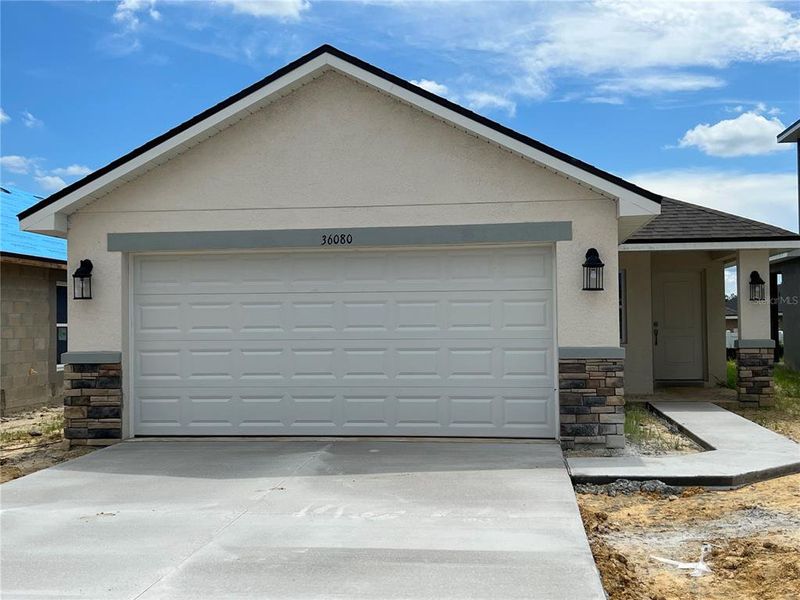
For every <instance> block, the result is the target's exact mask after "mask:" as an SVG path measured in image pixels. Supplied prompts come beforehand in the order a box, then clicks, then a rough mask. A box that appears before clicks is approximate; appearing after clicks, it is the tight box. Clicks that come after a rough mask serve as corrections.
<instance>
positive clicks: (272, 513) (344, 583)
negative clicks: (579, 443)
mask: <svg viewBox="0 0 800 600" xmlns="http://www.w3.org/2000/svg"><path fill="white" fill-rule="evenodd" d="M0 494H2V499H1V500H0V502H1V503H2V524H1V525H2V542H1V543H2V548H1V550H2V589H1V591H2V597H3V598H4V599H6V600H8V599H11V598H98V599H102V600H111V599H114V598H141V599H153V598H170V599H183V598H185V599H192V600H194V599H197V598H225V599H230V598H259V599H263V598H326V599H327V598H348V599H351V598H380V599H383V598H437V599H439V598H454V599H455V598H457V599H459V600H463V599H467V598H500V599H503V600H505V599H509V598H536V599H539V600H545V599H547V600H555V599H558V598H565V599H574V598H581V599H582V600H590V599H593V598H598V599H600V598H604V597H605V596H604V594H603V590H602V587H601V585H600V580H599V577H598V574H597V571H596V568H595V565H594V562H593V560H592V555H591V553H590V551H589V547H588V544H587V541H586V537H585V535H584V532H583V527H582V526H581V521H580V517H579V515H578V509H577V506H576V503H575V497H574V495H573V492H572V487H571V485H570V481H569V477H568V475H567V472H566V469H565V467H564V462H563V459H562V457H561V452H560V450H559V448H558V446H557V445H556V444H554V443H533V444H527V443H484V442H421V441H413V442H391V441H385V442H384V441H381V442H375V441H333V442H325V441H314V442H311V441H308V442H306V441H284V442H280V441H269V442H267V441H167V442H164V441H132V442H126V443H122V444H118V445H116V446H113V447H110V448H107V449H105V450H100V451H98V452H95V453H93V454H90V455H87V456H85V457H82V458H79V459H76V460H74V461H71V462H69V463H65V464H63V465H59V466H57V467H53V468H50V469H47V470H44V471H40V472H38V473H34V474H33V475H29V476H27V477H23V478H22V479H18V480H16V481H12V482H10V483H7V484H4V485H3V486H2V488H0Z"/></svg>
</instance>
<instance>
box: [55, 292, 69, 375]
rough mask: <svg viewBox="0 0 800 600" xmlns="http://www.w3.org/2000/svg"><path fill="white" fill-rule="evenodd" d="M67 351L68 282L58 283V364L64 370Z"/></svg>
mask: <svg viewBox="0 0 800 600" xmlns="http://www.w3.org/2000/svg"><path fill="white" fill-rule="evenodd" d="M66 351H67V282H66V281H58V282H56V364H57V365H58V368H59V369H63V368H64V361H63V360H62V359H61V355H62V354H64V353H65V352H66Z"/></svg>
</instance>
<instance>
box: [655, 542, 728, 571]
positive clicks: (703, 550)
mask: <svg viewBox="0 0 800 600" xmlns="http://www.w3.org/2000/svg"><path fill="white" fill-rule="evenodd" d="M714 547H715V546H714V544H709V543H707V542H706V543H704V544H703V545H702V546H700V560H698V561H697V562H680V561H677V560H672V559H669V558H661V557H660V556H653V555H650V558H652V559H653V560H657V561H659V562H662V563H664V564H667V565H672V566H673V567H675V568H676V569H686V570H688V569H692V572H691V573H689V575H690V576H692V577H702V576H703V575H705V574H707V573H711V568H710V567H709V566H708V565H707V564H706V563H705V558H706V555H707V554H710V553H711V549H712V548H714Z"/></svg>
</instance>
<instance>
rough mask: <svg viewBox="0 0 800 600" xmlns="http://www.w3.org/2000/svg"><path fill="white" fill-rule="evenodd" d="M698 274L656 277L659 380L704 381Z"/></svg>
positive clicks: (655, 339)
mask: <svg viewBox="0 0 800 600" xmlns="http://www.w3.org/2000/svg"><path fill="white" fill-rule="evenodd" d="M701 284H702V278H701V275H700V272H699V271H684V272H671V273H657V274H656V275H655V276H654V277H653V360H654V365H653V369H654V375H655V379H656V380H701V379H703V297H702V287H701Z"/></svg>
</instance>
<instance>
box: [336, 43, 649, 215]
mask: <svg viewBox="0 0 800 600" xmlns="http://www.w3.org/2000/svg"><path fill="white" fill-rule="evenodd" d="M327 57H328V61H329V64H330V65H331V66H332V67H334V68H335V69H336V70H337V71H340V72H342V73H344V74H345V75H349V76H351V77H353V78H355V79H358V80H360V81H362V82H363V83H366V84H367V85H369V86H371V87H374V88H376V89H378V90H381V91H383V92H385V93H387V94H389V95H391V96H394V97H395V98H397V99H399V100H402V101H403V102H406V103H408V104H411V105H412V106H415V107H417V108H419V109H421V110H423V111H425V112H427V113H429V114H431V115H434V116H435V117H438V118H440V119H442V120H444V121H447V122H448V123H451V124H453V125H455V126H457V127H458V128H460V129H463V130H466V131H468V132H471V133H473V134H475V135H477V136H480V137H482V138H484V139H487V140H489V141H491V142H494V143H495V144H497V145H499V146H502V147H504V148H506V149H508V150H510V151H512V152H514V153H516V154H518V155H521V156H524V157H525V158H528V159H529V160H531V161H533V162H535V163H537V164H539V165H540V166H543V167H546V168H549V169H550V170H551V171H556V172H558V173H561V174H562V175H564V176H566V177H568V178H570V179H572V180H574V181H577V182H579V183H582V184H585V185H588V186H589V187H591V188H593V189H594V190H596V191H598V192H600V193H603V194H604V195H606V196H610V197H612V198H619V199H620V209H619V212H620V215H622V216H634V215H642V214H645V215H658V214H660V213H661V206H660V205H659V204H658V203H657V202H654V201H653V200H650V199H649V198H645V197H643V196H640V195H638V194H635V193H634V192H631V191H630V190H626V189H625V188H623V187H620V186H618V185H616V184H614V183H612V182H610V181H607V180H605V179H603V178H601V177H598V176H597V175H593V174H592V173H588V172H587V171H585V170H583V169H581V168H579V167H576V166H575V165H570V164H569V163H566V162H564V161H562V160H560V159H558V158H556V157H555V156H551V155H550V154H547V153H545V152H542V151H541V150H537V149H536V148H532V147H531V146H529V145H528V144H525V143H523V142H520V141H519V140H515V139H514V138H511V137H509V136H507V135H505V134H503V133H501V132H499V131H496V130H494V129H492V128H490V127H487V126H486V125H483V124H482V123H478V122H476V121H475V120H474V119H470V118H469V117H466V116H464V115H461V114H459V113H457V112H455V111H453V110H451V109H449V108H447V107H445V106H442V105H440V104H437V103H436V102H434V101H432V100H429V99H428V98H425V97H424V96H420V95H419V94H416V93H414V92H412V91H411V90H407V89H405V88H403V87H400V86H398V85H396V84H394V83H392V82H391V81H387V80H386V79H384V78H383V77H380V76H378V75H375V74H374V73H370V72H369V71H366V70H365V69H362V68H361V67H359V66H357V65H353V64H351V63H349V62H347V61H345V60H342V59H340V58H338V57H336V56H333V55H327Z"/></svg>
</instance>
